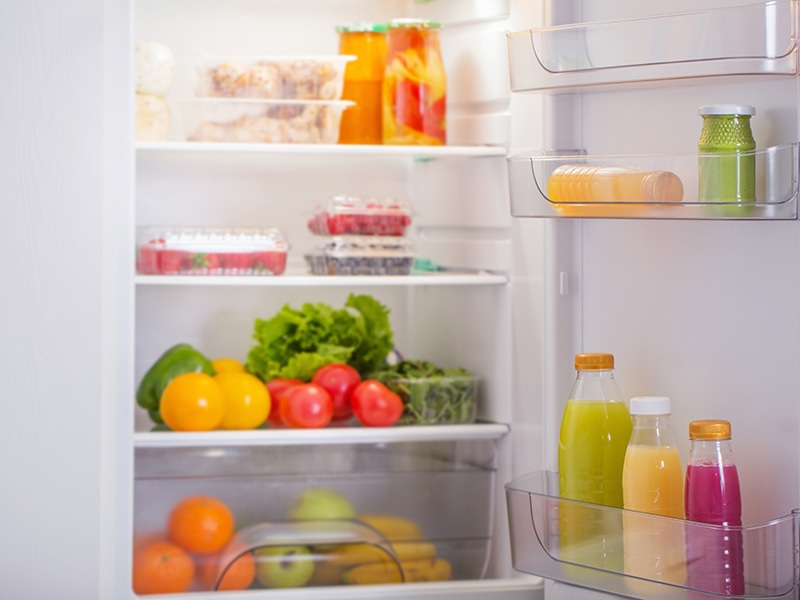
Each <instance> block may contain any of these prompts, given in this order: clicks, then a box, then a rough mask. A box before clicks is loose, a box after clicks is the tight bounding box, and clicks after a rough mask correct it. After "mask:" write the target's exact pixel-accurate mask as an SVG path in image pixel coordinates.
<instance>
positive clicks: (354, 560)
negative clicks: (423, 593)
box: [325, 542, 436, 567]
mask: <svg viewBox="0 0 800 600" xmlns="http://www.w3.org/2000/svg"><path fill="white" fill-rule="evenodd" d="M390 546H391V549H392V550H393V551H394V553H395V555H396V556H397V559H398V560H400V561H404V560H424V559H426V558H433V557H434V556H436V546H434V545H433V544H431V543H430V542H394V543H392V544H390ZM325 556H326V561H325V562H326V563H327V564H331V565H337V566H344V567H352V566H355V565H360V564H363V563H375V562H394V560H393V559H392V557H391V556H390V555H389V554H388V553H387V552H386V551H385V550H384V549H383V548H382V547H380V546H373V545H371V544H342V545H340V546H336V547H335V548H334V549H332V550H331V551H330V552H326V553H325Z"/></svg>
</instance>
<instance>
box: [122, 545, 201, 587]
mask: <svg viewBox="0 0 800 600" xmlns="http://www.w3.org/2000/svg"><path fill="white" fill-rule="evenodd" d="M194 570H195V569H194V563H193V562H192V558H191V557H190V556H189V555H188V554H187V553H186V552H185V551H183V550H182V549H181V548H179V547H178V546H176V545H175V544H172V543H170V542H168V541H166V540H162V539H154V540H148V541H146V542H142V543H140V544H137V545H136V547H135V549H134V553H133V591H134V592H136V593H137V594H169V593H180V592H185V591H187V590H188V589H189V587H190V586H191V585H192V580H193V579H194Z"/></svg>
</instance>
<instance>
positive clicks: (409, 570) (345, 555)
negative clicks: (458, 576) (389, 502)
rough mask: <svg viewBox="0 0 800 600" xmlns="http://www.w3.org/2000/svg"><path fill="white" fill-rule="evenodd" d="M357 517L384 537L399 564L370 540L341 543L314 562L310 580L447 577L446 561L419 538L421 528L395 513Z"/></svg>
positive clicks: (352, 581) (319, 582)
mask: <svg viewBox="0 0 800 600" xmlns="http://www.w3.org/2000/svg"><path fill="white" fill-rule="evenodd" d="M358 520H359V521H361V522H363V523H365V524H367V525H369V526H370V527H372V528H373V529H375V530H376V531H378V532H379V533H381V534H382V535H383V537H384V538H386V540H388V542H389V545H390V546H391V549H392V551H393V552H394V554H395V556H396V557H397V560H398V561H399V562H400V568H398V566H397V563H396V562H395V561H394V559H393V558H392V557H391V556H390V555H389V554H388V553H387V552H386V550H385V549H384V548H381V547H379V546H373V545H372V544H343V545H340V546H336V547H335V548H332V549H331V550H329V551H328V552H326V553H325V554H326V559H325V561H324V563H320V564H318V565H317V569H316V571H315V573H314V579H313V580H312V583H313V584H316V585H331V584H335V583H347V584H358V585H370V584H380V583H401V582H402V581H406V582H417V581H445V580H447V579H450V574H451V570H452V569H451V566H450V563H449V562H448V561H446V560H444V559H443V558H437V556H436V546H435V545H434V544H432V543H430V542H428V541H425V540H424V539H423V535H422V529H421V528H420V526H419V525H418V524H417V523H416V522H414V521H412V520H410V519H406V518H403V517H398V516H395V515H361V516H359V517H358ZM400 569H402V573H401V571H400Z"/></svg>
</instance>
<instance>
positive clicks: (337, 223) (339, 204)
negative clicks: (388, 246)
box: [308, 196, 411, 236]
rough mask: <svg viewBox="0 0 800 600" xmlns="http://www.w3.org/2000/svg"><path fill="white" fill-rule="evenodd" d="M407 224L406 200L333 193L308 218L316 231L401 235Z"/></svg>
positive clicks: (408, 220) (408, 212)
mask: <svg viewBox="0 0 800 600" xmlns="http://www.w3.org/2000/svg"><path fill="white" fill-rule="evenodd" d="M410 225H411V209H410V207H409V204H408V201H407V200H403V199H398V198H360V197H356V196H335V197H333V198H331V199H330V200H329V201H328V203H327V205H326V206H318V207H317V209H316V211H315V213H314V216H313V217H311V219H309V221H308V229H309V230H310V231H311V232H312V233H315V234H317V235H383V236H402V235H405V233H406V229H407V228H408V227H409V226H410Z"/></svg>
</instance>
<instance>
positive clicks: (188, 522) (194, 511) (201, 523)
mask: <svg viewBox="0 0 800 600" xmlns="http://www.w3.org/2000/svg"><path fill="white" fill-rule="evenodd" d="M233 525H234V521H233V513H232V512H231V510H230V508H228V506H227V505H226V504H225V503H224V502H222V501H221V500H218V499H217V498H214V497H212V496H190V497H188V498H184V499H183V500H181V501H180V502H178V504H176V505H175V506H174V507H173V508H172V511H170V514H169V519H168V521H167V534H168V536H169V539H170V541H172V542H174V543H175V544H177V545H178V546H180V547H181V548H183V549H184V550H186V551H187V552H191V553H193V554H214V553H215V552H219V551H220V550H221V549H222V547H223V546H225V544H227V543H228V540H230V538H231V536H232V535H233Z"/></svg>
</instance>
